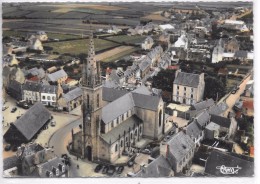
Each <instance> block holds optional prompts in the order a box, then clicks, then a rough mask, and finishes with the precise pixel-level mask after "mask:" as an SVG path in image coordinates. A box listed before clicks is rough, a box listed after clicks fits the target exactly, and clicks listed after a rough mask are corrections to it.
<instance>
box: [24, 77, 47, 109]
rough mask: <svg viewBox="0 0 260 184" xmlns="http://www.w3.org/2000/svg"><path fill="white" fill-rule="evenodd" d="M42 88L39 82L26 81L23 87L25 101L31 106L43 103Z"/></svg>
mask: <svg viewBox="0 0 260 184" xmlns="http://www.w3.org/2000/svg"><path fill="white" fill-rule="evenodd" d="M41 87H42V84H41V83H39V82H31V81H26V82H25V83H24V84H23V86H22V89H23V100H25V101H26V102H28V103H30V104H34V103H35V102H39V101H41V95H40V94H41Z"/></svg>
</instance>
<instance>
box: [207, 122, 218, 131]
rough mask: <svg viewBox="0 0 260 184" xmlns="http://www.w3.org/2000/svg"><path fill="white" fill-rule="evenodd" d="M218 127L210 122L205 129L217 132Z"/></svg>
mask: <svg viewBox="0 0 260 184" xmlns="http://www.w3.org/2000/svg"><path fill="white" fill-rule="evenodd" d="M219 128H220V126H219V125H218V124H216V123H214V122H210V123H209V124H208V125H207V126H206V129H208V130H218V129H219Z"/></svg>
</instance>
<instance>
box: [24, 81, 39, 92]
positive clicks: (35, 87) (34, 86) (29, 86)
mask: <svg viewBox="0 0 260 184" xmlns="http://www.w3.org/2000/svg"><path fill="white" fill-rule="evenodd" d="M41 87H42V84H41V83H38V82H31V81H26V82H25V83H24V84H23V86H22V88H23V90H26V91H35V92H40V90H41Z"/></svg>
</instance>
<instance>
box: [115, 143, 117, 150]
mask: <svg viewBox="0 0 260 184" xmlns="http://www.w3.org/2000/svg"><path fill="white" fill-rule="evenodd" d="M115 152H117V144H116V146H115Z"/></svg>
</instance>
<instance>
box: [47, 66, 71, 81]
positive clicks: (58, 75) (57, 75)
mask: <svg viewBox="0 0 260 184" xmlns="http://www.w3.org/2000/svg"><path fill="white" fill-rule="evenodd" d="M67 78H68V74H67V73H66V72H65V71H64V70H63V69H61V70H58V71H56V72H54V73H49V74H47V81H49V82H50V83H52V84H62V83H64V82H65V81H66V80H67Z"/></svg>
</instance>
